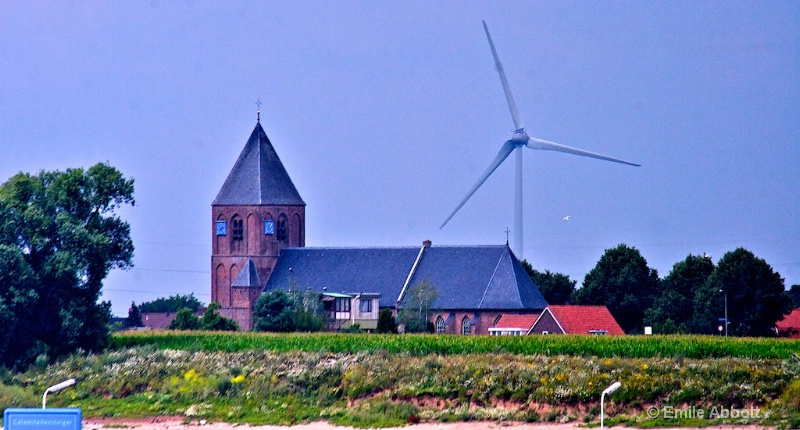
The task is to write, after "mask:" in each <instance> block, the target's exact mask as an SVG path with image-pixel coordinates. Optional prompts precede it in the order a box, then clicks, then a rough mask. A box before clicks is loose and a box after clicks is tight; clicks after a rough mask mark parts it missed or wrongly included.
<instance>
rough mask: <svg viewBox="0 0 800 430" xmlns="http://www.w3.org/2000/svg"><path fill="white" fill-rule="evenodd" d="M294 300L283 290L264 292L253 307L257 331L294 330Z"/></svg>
mask: <svg viewBox="0 0 800 430" xmlns="http://www.w3.org/2000/svg"><path fill="white" fill-rule="evenodd" d="M293 314H294V309H293V300H292V298H291V297H290V296H289V294H287V293H286V292H285V291H283V290H271V291H267V292H266V293H264V294H262V295H261V296H260V297H259V298H258V300H257V301H256V305H255V307H254V308H253V327H254V329H255V330H256V331H271V332H282V333H286V332H290V331H294V315H293Z"/></svg>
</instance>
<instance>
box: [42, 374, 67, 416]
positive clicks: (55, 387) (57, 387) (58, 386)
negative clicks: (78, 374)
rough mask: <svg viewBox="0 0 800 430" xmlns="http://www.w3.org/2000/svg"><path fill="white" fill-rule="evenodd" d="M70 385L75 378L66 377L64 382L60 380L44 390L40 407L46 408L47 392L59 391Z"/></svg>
mask: <svg viewBox="0 0 800 430" xmlns="http://www.w3.org/2000/svg"><path fill="white" fill-rule="evenodd" d="M70 385H75V379H67V380H66V381H64V382H60V383H58V384H56V385H53V386H52V387H48V388H47V389H46V390H44V395H43V396H42V409H45V408H47V393H55V392H56V391H61V390H63V389H64V388H67V387H69V386H70Z"/></svg>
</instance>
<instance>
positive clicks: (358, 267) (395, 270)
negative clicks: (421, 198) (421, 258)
mask: <svg viewBox="0 0 800 430" xmlns="http://www.w3.org/2000/svg"><path fill="white" fill-rule="evenodd" d="M418 253H419V248H412V247H407V248H284V249H282V250H281V255H280V257H279V258H278V263H277V264H276V265H275V269H273V271H272V275H271V276H270V278H269V281H267V288H266V289H267V290H271V289H274V288H281V289H288V288H291V287H292V286H296V287H297V288H299V289H300V290H305V289H306V288H310V289H312V290H314V291H317V292H320V293H322V292H324V291H325V292H329V293H380V295H381V297H380V299H379V301H380V306H382V307H389V306H394V305H395V302H396V301H397V296H398V295H400V290H402V289H403V283H405V281H406V278H407V277H408V272H409V270H411V266H413V265H414V260H416V258H417V254H418ZM290 269H291V270H290ZM323 288H325V290H323Z"/></svg>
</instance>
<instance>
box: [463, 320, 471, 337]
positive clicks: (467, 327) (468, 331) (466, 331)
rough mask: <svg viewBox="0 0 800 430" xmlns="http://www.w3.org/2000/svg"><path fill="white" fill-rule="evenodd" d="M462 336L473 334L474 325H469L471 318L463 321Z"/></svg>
mask: <svg viewBox="0 0 800 430" xmlns="http://www.w3.org/2000/svg"><path fill="white" fill-rule="evenodd" d="M461 334H463V335H464V336H469V335H470V334H472V325H471V324H470V323H469V318H467V317H464V319H463V320H461Z"/></svg>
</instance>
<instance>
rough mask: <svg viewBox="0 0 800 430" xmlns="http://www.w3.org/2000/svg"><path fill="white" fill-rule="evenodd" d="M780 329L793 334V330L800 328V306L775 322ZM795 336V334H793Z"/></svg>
mask: <svg viewBox="0 0 800 430" xmlns="http://www.w3.org/2000/svg"><path fill="white" fill-rule="evenodd" d="M775 326H776V327H778V331H780V332H785V333H787V334H789V335H793V333H792V331H797V330H800V308H797V309H794V310H792V312H791V313H790V314H789V315H786V316H785V317H783V319H782V320H780V321H778V322H776V323H775ZM792 337H794V336H792Z"/></svg>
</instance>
